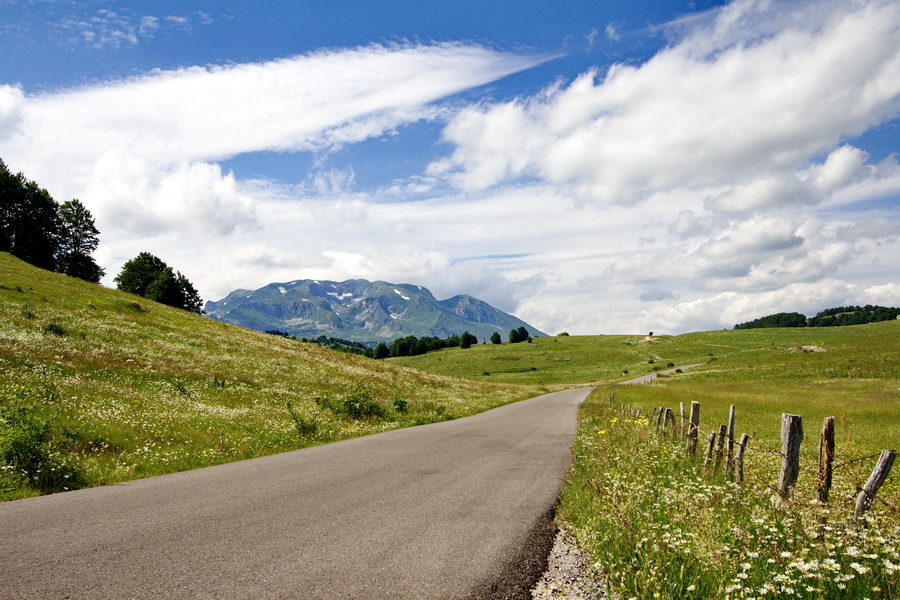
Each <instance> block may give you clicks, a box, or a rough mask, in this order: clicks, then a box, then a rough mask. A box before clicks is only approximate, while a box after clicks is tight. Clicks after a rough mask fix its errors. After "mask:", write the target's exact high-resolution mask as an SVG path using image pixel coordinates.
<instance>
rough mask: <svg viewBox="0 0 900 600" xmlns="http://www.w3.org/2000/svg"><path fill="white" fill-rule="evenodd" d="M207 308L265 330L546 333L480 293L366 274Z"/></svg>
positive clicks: (389, 336) (245, 293)
mask: <svg viewBox="0 0 900 600" xmlns="http://www.w3.org/2000/svg"><path fill="white" fill-rule="evenodd" d="M206 313H207V314H208V315H209V316H210V317H212V318H214V319H217V320H219V321H224V322H226V323H233V324H235V325H241V326H242V327H248V328H250V329H256V330H257V331H267V330H278V331H284V332H287V333H289V334H291V335H295V336H297V337H307V338H315V337H318V336H320V335H325V336H327V337H337V338H342V339H346V340H350V341H355V342H379V341H382V342H391V341H393V340H395V339H397V338H401V337H406V336H410V335H414V336H416V337H439V338H447V337H450V336H451V335H460V334H462V333H463V332H465V331H468V332H469V333H471V334H473V335H475V336H477V337H478V338H479V339H480V340H486V339H488V338H490V337H491V334H493V333H499V334H500V335H501V336H503V337H504V338H506V336H507V334H508V333H509V331H510V330H512V329H517V328H519V327H525V328H526V329H527V330H528V331H529V333H531V335H533V336H539V335H540V336H543V335H546V334H544V333H543V332H541V331H539V330H537V329H535V328H534V327H532V326H531V325H529V324H527V323H525V322H524V321H522V320H521V319H518V318H517V317H514V316H512V315H510V314H507V313H505V312H503V311H501V310H498V309H496V308H494V307H493V306H491V305H490V304H488V303H487V302H484V301H482V300H478V299H477V298H473V297H472V296H468V295H459V296H454V297H453V298H448V299H447V300H437V299H436V298H435V297H434V295H432V293H431V292H430V291H429V290H427V289H426V288H423V287H421V286H418V285H410V284H405V283H404V284H394V283H387V282H384V281H374V282H373V281H366V280H365V279H351V280H348V281H342V282H335V281H313V280H297V281H290V282H287V283H270V284H269V285H266V286H263V287H261V288H259V289H258V290H252V291H251V290H235V291H233V292H231V293H230V294H228V295H227V296H226V297H225V298H223V299H222V300H219V301H217V302H207V303H206Z"/></svg>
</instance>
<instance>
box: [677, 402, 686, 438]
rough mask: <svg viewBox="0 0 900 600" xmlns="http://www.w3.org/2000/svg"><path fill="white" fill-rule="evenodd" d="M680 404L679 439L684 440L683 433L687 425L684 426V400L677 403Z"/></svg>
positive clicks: (684, 433)
mask: <svg viewBox="0 0 900 600" xmlns="http://www.w3.org/2000/svg"><path fill="white" fill-rule="evenodd" d="M678 404H679V405H680V406H681V425H680V427H681V439H682V440H684V437H685V435H686V434H687V427H685V426H684V425H685V416H684V402H679V403H678Z"/></svg>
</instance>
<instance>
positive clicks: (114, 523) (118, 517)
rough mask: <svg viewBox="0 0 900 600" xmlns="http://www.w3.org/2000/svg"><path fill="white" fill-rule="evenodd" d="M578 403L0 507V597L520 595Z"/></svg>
mask: <svg viewBox="0 0 900 600" xmlns="http://www.w3.org/2000/svg"><path fill="white" fill-rule="evenodd" d="M587 393H588V390H586V389H581V390H568V391H564V392H557V393H553V394H548V395H546V396H541V397H539V398H533V399H531V400H527V401H525V402H519V403H516V404H511V405H507V406H504V407H501V408H498V409H495V410H492V411H489V412H486V413H482V414H480V415H476V416H474V417H469V418H466V419H460V420H457V421H450V422H445V423H438V424H434V425H427V426H422V427H415V428H411V429H404V430H400V431H393V432H388V433H384V434H380V435H374V436H368V437H364V438H358V439H354V440H348V441H345V442H339V443H335V444H328V445H325V446H319V447H315V448H308V449H305V450H300V451H296V452H289V453H285V454H279V455H274V456H269V457H265V458H259V459H254V460H249V461H243V462H239V463H232V464H228V465H221V466H217V467H211V468H206V469H198V470H195V471H187V472H183V473H176V474H173V475H166V476H162V477H154V478H150V479H143V480H139V481H133V482H129V483H124V484H118V485H111V486H106V487H101V488H92V489H87V490H79V491H75V492H67V493H63V494H56V495H52V496H43V497H39V498H31V499H26V500H18V501H15V502H7V503H3V504H0V596H2V597H3V598H4V599H6V598H41V599H50V598H92V599H93V598H114V599H117V600H119V599H124V598H167V599H177V598H253V599H258V598H304V599H305V598H417V599H426V598H440V599H452V598H502V597H522V596H524V595H525V594H526V593H527V588H528V587H529V586H530V583H531V580H533V579H534V578H537V577H538V576H539V575H540V571H541V570H542V568H543V566H542V564H541V563H542V561H543V559H544V558H545V557H546V555H547V553H548V551H549V544H550V543H551V542H552V531H551V529H550V524H549V512H548V511H549V509H550V508H551V507H552V506H553V504H554V502H555V499H556V496H557V494H558V491H559V488H560V486H561V484H562V482H563V478H564V475H565V473H566V470H567V468H568V465H569V464H570V454H569V450H570V446H571V442H572V439H573V436H574V432H575V426H576V419H575V412H576V408H577V406H578V404H580V403H581V401H582V400H583V399H584V398H585V397H586V396H587Z"/></svg>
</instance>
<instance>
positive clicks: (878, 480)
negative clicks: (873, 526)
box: [856, 450, 897, 519]
mask: <svg viewBox="0 0 900 600" xmlns="http://www.w3.org/2000/svg"><path fill="white" fill-rule="evenodd" d="M896 456H897V453H896V452H894V451H893V450H882V451H881V456H880V457H879V458H878V464H876V465H875V470H874V471H872V474H871V475H870V476H869V480H868V481H867V482H866V485H864V486H863V489H862V491H861V492H860V493H859V496H857V497H856V518H857V519H861V518H862V516H863V514H865V512H866V511H867V510H869V505H870V504H871V503H872V500H874V499H875V494H877V493H878V490H879V489H880V488H881V485H882V484H883V483H884V481H885V479H887V477H888V475H890V473H891V467H892V466H894V458H895V457H896Z"/></svg>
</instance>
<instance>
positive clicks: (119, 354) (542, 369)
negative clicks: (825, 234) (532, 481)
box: [0, 254, 900, 600]
mask: <svg viewBox="0 0 900 600" xmlns="http://www.w3.org/2000/svg"><path fill="white" fill-rule="evenodd" d="M697 363H700V364H701V366H699V367H696V368H693V369H685V370H683V371H682V372H675V373H672V374H669V375H664V374H659V376H658V378H657V379H656V381H655V382H654V383H650V384H642V385H633V386H620V385H617V384H618V383H621V382H623V381H625V380H628V379H631V378H634V377H637V376H640V375H644V374H647V373H653V372H657V373H658V372H660V371H665V370H667V369H677V368H680V367H685V366H687V365H692V364H697ZM0 373H2V380H0V499H14V498H19V497H23V496H28V495H34V494H38V493H41V492H49V491H55V490H60V489H65V488H67V487H79V486H84V485H102V484H107V483H113V482H117V481H123V480H127V479H132V478H136V477H145V476H150V475H157V474H161V473H167V472H172V471H176V470H183V469H190V468H196V467H200V466H206V465H211V464H217V463H221V462H226V461H231V460H240V459H243V458H249V457H253V456H259V455H262V454H268V453H273V452H280V451H284V450H290V449H295V448H299V447H304V446H309V445H313V444H319V443H325V442H328V441H332V440H337V439H343V438H346V437H350V436H356V435H365V434H369V433H374V432H378V431H384V430H387V429H391V428H396V427H404V426H409V425H415V424H419V423H426V422H432V421H436V420H443V419H450V418H456V417H462V416H465V415H469V414H473V413H475V412H478V411H481V410H485V409H488V408H491V407H493V406H497V405H499V404H502V403H506V402H512V401H516V400H519V399H523V398H526V397H530V396H534V395H537V394H539V393H541V392H544V391H548V390H554V389H562V388H566V387H572V386H593V387H595V391H594V393H592V394H591V396H589V398H588V399H587V400H586V401H585V403H584V404H583V405H582V407H581V409H580V411H579V427H578V433H577V436H576V440H575V445H574V449H573V456H574V463H573V467H572V470H571V472H570V477H569V481H568V482H567V484H566V486H565V487H564V489H563V492H562V495H561V500H560V504H559V506H558V507H557V515H558V521H559V523H560V524H561V525H562V526H563V527H565V528H567V529H568V530H569V531H570V532H572V533H573V534H574V535H576V537H577V538H578V540H579V542H580V544H581V545H582V546H583V547H585V548H586V549H588V550H589V551H590V553H591V554H592V556H593V558H594V560H595V561H596V562H597V565H598V568H599V570H600V571H602V572H603V573H604V574H605V575H606V576H607V578H608V586H609V588H610V589H611V590H612V591H613V592H614V593H615V594H618V595H619V596H620V597H622V598H654V599H655V598H667V599H671V600H676V599H681V598H696V599H698V600H699V599H707V598H810V599H820V598H835V599H837V598H896V597H900V484H898V471H897V470H896V469H900V466H897V467H896V468H895V471H894V474H893V476H892V477H890V478H889V479H888V481H887V483H886V484H885V485H884V487H883V488H882V489H881V491H880V492H879V494H878V499H877V501H876V502H875V503H874V504H873V505H872V508H871V510H870V511H869V512H868V513H867V515H866V520H865V521H863V522H858V521H857V520H856V519H855V518H854V517H853V505H854V500H855V498H856V495H857V494H858V492H859V490H860V488H861V487H862V485H863V483H864V482H865V480H866V478H867V477H868V474H869V472H870V471H871V469H872V467H873V466H874V463H875V460H876V456H877V454H878V453H879V452H880V451H881V450H883V449H894V450H896V449H898V448H900V418H898V414H900V321H889V322H882V323H875V324H871V325H858V326H850V327H835V328H800V329H755V330H741V331H733V330H725V331H710V332H701V333H689V334H685V335H680V336H654V337H650V336H645V335H635V336H578V337H576V336H561V337H555V338H537V339H535V340H533V342H532V343H521V344H501V345H492V344H487V345H484V344H482V345H476V346H473V347H472V348H469V349H460V348H451V349H445V350H441V351H438V352H434V353H431V354H427V355H424V356H417V357H405V358H396V359H390V360H387V361H374V360H371V359H366V358H362V357H358V356H353V355H348V354H342V353H338V352H334V351H330V350H324V349H321V348H318V347H316V346H311V345H306V344H302V343H299V342H296V341H291V340H288V339H284V338H281V337H275V336H270V335H266V334H261V333H257V332H253V331H249V330H245V329H241V328H237V327H233V326H230V325H226V324H222V323H219V322H216V321H212V320H210V319H207V318H204V317H199V316H197V315H192V314H189V313H186V312H183V311H179V310H175V309H171V308H168V307H165V306H161V305H158V304H155V303H153V302H149V301H146V300H144V299H142V298H138V297H135V296H131V295H128V294H123V293H120V292H117V291H114V290H109V289H105V288H102V287H99V286H96V285H92V284H88V283H84V282H81V281H79V280H74V279H71V278H67V277H64V276H61V275H57V274H53V273H49V272H46V271H41V270H38V269H34V268H33V267H30V266H28V265H26V264H24V263H22V262H21V261H18V260H16V259H14V258H12V257H10V256H9V255H3V254H0ZM613 391H614V394H615V395H614V397H613V398H612V402H611V396H612V395H613ZM692 401H698V402H700V403H701V423H700V427H701V430H702V437H705V435H706V434H707V433H708V432H710V431H715V430H717V429H718V425H719V424H720V423H724V422H726V419H727V416H728V411H729V407H730V406H731V405H734V406H735V407H736V413H737V419H736V433H737V434H738V435H740V434H741V433H747V434H749V435H750V442H749V444H748V450H747V457H746V461H745V467H746V475H747V476H746V480H745V482H744V483H743V484H742V485H737V484H736V483H734V482H732V481H729V480H726V479H725V478H724V477H723V476H722V474H721V473H718V474H711V473H705V472H704V468H703V461H702V458H697V457H688V456H687V455H686V453H685V452H684V444H683V442H682V441H681V440H680V439H673V438H672V437H671V436H667V435H664V434H663V433H662V432H661V431H659V430H658V429H657V428H656V427H655V426H654V423H652V422H650V421H649V420H647V419H646V418H645V417H647V416H648V415H649V414H650V413H651V411H652V410H653V409H654V408H656V407H667V408H672V409H674V410H675V412H676V414H677V413H678V410H679V406H680V405H681V404H682V403H683V404H684V405H685V406H686V407H689V406H690V403H691V402H692ZM623 406H624V407H625V408H626V409H627V411H626V412H622V407H623ZM635 410H640V411H641V414H642V416H643V417H644V418H635V417H634V416H633V412H632V411H635ZM784 412H788V413H793V414H799V415H802V416H803V418H804V429H805V441H804V444H803V449H802V453H801V476H800V479H799V480H798V482H797V485H796V488H795V489H794V491H793V493H792V496H791V499H790V500H788V501H783V500H780V499H778V497H777V495H776V493H775V488H776V484H777V481H778V468H779V465H780V455H779V452H780V450H779V448H780V446H779V436H780V422H781V414H782V413H784ZM826 416H834V417H835V418H836V420H837V428H836V463H837V467H836V469H835V482H834V489H833V491H832V496H831V500H830V502H829V504H827V505H819V504H817V503H816V502H815V501H814V498H815V486H816V477H815V471H816V463H817V448H818V432H819V429H820V428H821V424H822V419H823V418H824V417H826ZM29 461H30V462H29Z"/></svg>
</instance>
